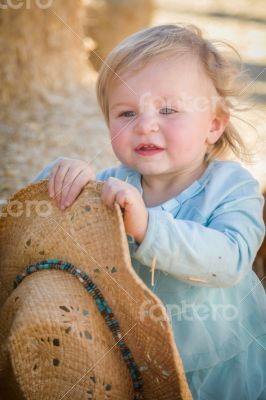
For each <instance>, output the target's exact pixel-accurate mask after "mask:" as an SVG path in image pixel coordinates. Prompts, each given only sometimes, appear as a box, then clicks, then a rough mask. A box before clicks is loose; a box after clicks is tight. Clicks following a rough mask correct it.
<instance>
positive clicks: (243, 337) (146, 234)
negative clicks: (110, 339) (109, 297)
mask: <svg viewBox="0 0 266 400" xmlns="http://www.w3.org/2000/svg"><path fill="white" fill-rule="evenodd" d="M239 82H240V81H239V72H238V71H237V70H236V69H235V68H233V66H232V64H231V63H230V62H229V60H228V59H227V58H226V57H225V56H224V55H223V54H222V53H220V51H218V49H217V48H216V47H215V46H214V45H213V44H212V43H211V42H210V41H208V40H206V39H204V38H203V37H202V34H201V31H200V30H199V29H198V28H196V27H195V26H187V27H183V26H177V25H162V26H156V27H153V28H149V29H146V30H143V31H141V32H138V33H136V34H134V35H132V36H130V37H129V38H127V39H125V40H124V41H123V42H122V43H120V44H119V45H118V46H117V47H116V48H115V49H113V51H112V52H111V53H110V55H109V56H108V57H107V59H106V61H105V63H104V64H103V66H102V68H101V71H100V74H99V78H98V82H97V95H98V101H99V104H100V107H101V109H102V111H103V114H104V116H105V119H106V122H107V124H108V127H109V130H110V135H111V143H112V147H113V150H114V152H115V154H116V156H117V158H118V159H119V161H120V162H121V165H120V166H118V167H113V168H110V169H106V170H104V171H101V172H100V173H98V174H96V176H95V175H94V173H93V171H92V169H91V167H90V165H89V164H88V163H86V162H84V161H79V160H73V159H66V158H60V159H57V160H55V161H54V162H52V163H51V164H49V165H48V166H47V167H46V168H45V169H44V170H43V171H42V172H41V173H40V174H39V176H38V177H36V178H35V181H37V180H39V179H45V178H49V193H50V196H51V197H53V198H55V199H56V201H57V204H58V206H59V207H60V208H61V209H62V210H64V209H65V208H66V207H68V206H70V205H71V204H72V203H73V201H74V200H75V199H76V198H77V196H78V195H79V193H80V191H81V190H82V188H83V187H84V185H86V183H87V182H88V181H90V180H94V179H95V178H96V179H97V180H102V181H104V182H105V183H104V186H103V191H102V200H103V202H104V203H105V204H106V205H107V206H108V207H113V206H114V203H115V202H117V203H118V204H119V205H120V207H121V208H122V209H123V218H124V225H125V229H126V232H127V234H128V241H129V248H130V254H131V258H132V264H133V267H134V269H135V270H136V272H137V273H138V275H139V276H140V277H141V278H142V279H143V281H144V282H145V283H146V285H147V286H148V287H149V288H150V289H151V290H152V291H153V292H154V293H155V294H156V295H157V296H158V297H159V298H160V299H161V300H162V302H163V303H164V305H165V307H166V309H167V311H168V314H169V318H170V321H171V324H172V327H173V332H174V337H175V341H176V345H177V348H178V350H179V352H180V355H181V357H182V360H183V364H184V369H185V372H186V377H187V380H188V384H189V386H190V389H191V392H192V395H193V399H194V400H196V399H202V400H203V399H204V400H207V399H210V400H214V399H215V400H235V399H241V400H256V399H260V400H263V399H266V353H265V350H266V298H265V293H264V290H263V288H262V285H261V282H260V281H259V279H258V278H257V276H256V275H255V273H254V272H253V271H252V263H253V260H254V258H255V256H256V253H257V251H258V249H259V247H260V245H261V243H262V240H263V237H264V234H265V227H264V223H263V218H262V211H263V203H264V202H263V197H262V195H261V194H260V192H259V186H258V182H257V181H256V180H255V179H254V178H253V177H252V176H251V174H250V173H249V172H248V171H247V170H246V169H244V168H243V167H242V166H241V165H240V163H239V162H236V161H228V160H225V158H226V157H225V156H226V154H228V151H229V150H231V151H233V152H234V153H235V154H236V155H237V156H239V157H240V158H241V154H243V153H244V152H245V148H244V145H243V142H242V140H241V136H240V134H239V133H238V132H237V130H236V129H235V127H234V126H233V124H232V121H231V120H230V114H231V113H232V111H233V102H232V101H231V100H232V99H231V98H239V97H240V94H241V90H243V86H242V87H241V85H240V84H239ZM229 96H230V98H229ZM151 265H152V267H153V268H152V279H151V274H150V268H149V267H150V266H151Z"/></svg>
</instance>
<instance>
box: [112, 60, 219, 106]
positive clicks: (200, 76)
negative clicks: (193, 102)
mask: <svg viewBox="0 0 266 400" xmlns="http://www.w3.org/2000/svg"><path fill="white" fill-rule="evenodd" d="M213 88H214V87H213V84H212V82H211V80H210V79H209V78H208V77H207V75H206V73H205V71H204V70H203V67H202V66H201V64H200V62H199V60H198V59H197V58H196V56H191V55H190V56H188V55H186V56H182V57H176V56H165V57H156V58H154V59H152V60H151V61H150V62H149V63H148V64H146V65H145V66H144V67H142V68H140V69H133V68H129V69H124V70H123V71H122V72H121V73H120V74H118V77H116V78H115V79H114V81H113V83H112V85H111V87H110V91H109V96H108V97H109V100H111V101H112V99H114V100H116V99H115V98H116V97H120V98H121V96H123V97H124V96H126V97H129V98H130V97H131V96H137V97H138V96H141V95H143V94H144V93H150V94H151V95H154V96H162V97H165V96H170V97H174V96H179V97H182V95H183V94H184V95H190V96H196V95H199V94H200V95H203V94H206V95H207V94H210V92H212V91H213Z"/></svg>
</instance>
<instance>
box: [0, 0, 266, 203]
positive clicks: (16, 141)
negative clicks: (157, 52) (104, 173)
mask: <svg viewBox="0 0 266 400" xmlns="http://www.w3.org/2000/svg"><path fill="white" fill-rule="evenodd" d="M169 22H175V23H178V22H183V23H184V22H185V23H195V24H197V25H198V26H199V27H200V28H201V29H202V30H203V32H204V33H205V35H206V36H207V37H210V38H214V39H222V40H226V41H228V42H229V43H231V44H232V45H233V46H235V47H236V48H237V49H238V51H239V53H240V54H241V56H242V58H243V62H244V63H245V68H246V69H247V70H248V71H249V72H250V74H251V77H252V79H253V80H254V82H253V83H252V84H251V85H250V87H249V88H248V89H251V92H252V94H253V102H252V109H251V110H250V111H248V112H245V113H244V114H242V115H241V118H243V119H244V120H245V121H247V122H248V123H249V124H251V125H252V126H249V125H247V124H245V123H241V122H240V121H239V120H236V121H235V122H236V123H237V124H239V126H240V129H241V131H242V132H243V135H244V136H245V138H246V139H247V141H248V142H249V144H250V146H251V147H252V150H254V152H255V153H256V157H255V163H254V165H248V166H247V167H248V168H249V169H250V170H251V171H252V172H253V174H254V175H255V176H256V177H257V178H258V179H259V181H260V184H261V188H262V190H265V189H266V174H265V171H266V169H265V163H266V160H265V154H266V140H265V139H266V118H265V115H266V114H265V111H266V7H265V1H264V0H253V1H251V0H236V1H234V2H232V1H231V0H201V1H197V0H187V1H186V2H184V1H181V0H83V1H82V0H72V1H71V0H0V82H1V87H0V133H1V139H0V146H1V157H0V163H1V170H0V180H1V185H0V199H1V200H2V201H4V200H5V199H6V198H7V197H8V196H9V195H10V194H11V193H13V192H14V191H15V190H17V189H19V188H20V187H22V186H24V185H25V184H27V183H28V182H30V180H31V179H32V178H33V177H34V176H35V175H36V174H37V173H38V172H39V171H40V169H41V168H42V167H43V166H44V165H45V164H47V163H48V162H49V161H51V160H53V159H54V158H56V157H58V156H61V155H64V156H68V157H78V158H82V159H84V160H88V161H92V163H93V166H94V168H95V170H99V169H101V168H105V167H108V166H110V165H113V164H116V163H117V160H116V159H115V157H114V155H113V154H112V150H111V145H110V143H109V137H108V131H107V128H106V126H105V123H104V120H103V118H102V116H101V114H100V111H99V109H98V106H97V103H96V98H95V93H94V84H95V79H96V77H97V71H98V69H99V67H100V65H101V63H102V59H104V57H105V56H106V54H107V53H108V52H109V51H110V50H111V49H112V47H113V46H115V45H116V44H117V43H118V42H119V41H121V40H122V39H123V38H124V37H126V36H128V35H129V34H131V33H133V32H135V31H137V30H139V29H142V28H145V27H148V26H152V25H156V24H162V23H169ZM254 128H256V130H255V129H254Z"/></svg>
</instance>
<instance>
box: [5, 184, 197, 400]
mask: <svg viewBox="0 0 266 400" xmlns="http://www.w3.org/2000/svg"><path fill="white" fill-rule="evenodd" d="M101 189H102V183H96V182H91V183H89V184H88V185H87V186H86V188H85V189H84V190H83V192H82V193H81V195H80V196H79V198H78V200H77V201H76V202H75V203H74V204H73V205H72V206H71V207H69V208H68V209H66V210H65V211H61V210H59V209H58V208H57V207H56V206H55V205H54V202H53V200H51V199H50V198H49V195H48V191H47V181H42V182H40V183H38V184H34V185H30V186H28V187H26V188H25V189H22V190H21V191H19V192H18V193H16V194H15V195H14V196H13V197H12V198H11V199H10V201H9V203H8V204H7V206H6V207H5V208H4V209H3V210H2V215H3V216H2V217H1V218H0V243H1V248H0V252H1V264H0V282H1V290H0V398H1V395H2V396H4V397H3V398H8V399H10V400H13V399H14V400H15V399H18V398H19V397H18V393H21V394H22V395H21V396H24V398H26V399H33V400H34V399H36V400H37V399H38V400H39V399H40V398H43V399H48V400H49V399H51V400H52V399H55V398H56V399H67V398H73V399H79V400H83V399H84V400H85V399H86V400H88V399H106V400H107V399H121V400H122V399H123V400H124V399H134V398H135V399H140V398H143V399H152V400H157V399H158V400H171V399H184V400H186V399H191V394H190V391H189V389H188V385H187V382H186V378H185V374H184V371H183V367H182V363H181V360H180V357H179V354H178V352H177V349H176V347H175V343H174V338H173V333H172V330H171V327H170V324H169V321H168V319H167V315H166V312H165V309H164V307H163V305H162V304H161V302H160V301H159V299H158V298H157V297H156V296H155V295H154V294H153V293H152V292H151V291H150V290H149V289H148V288H147V287H146V286H145V285H144V283H143V282H142V280H141V279H140V278H139V277H138V275H137V274H136V273H135V271H134V269H133V268H132V266H131V262H130V255H129V250H128V245H127V240H126V234H125V231H124V226H123V220H122V214H121V211H120V209H119V207H118V206H116V207H115V209H114V210H110V209H108V208H107V207H106V206H105V205H104V204H102V202H101V200H100V194H101ZM44 260H46V261H45V262H44ZM60 260H65V261H67V262H62V261H60ZM77 268H78V269H77ZM33 272H34V273H33ZM67 272H71V274H69V273H67ZM77 278H78V279H77ZM14 280H16V284H15V286H17V287H16V288H15V289H14V288H13V282H14ZM79 281H80V282H81V283H82V285H81V283H80V282H79ZM82 286H84V287H82ZM21 398H22V397H21Z"/></svg>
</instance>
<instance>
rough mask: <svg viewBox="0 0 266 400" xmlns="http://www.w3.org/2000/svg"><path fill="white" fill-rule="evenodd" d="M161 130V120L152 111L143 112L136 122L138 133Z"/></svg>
mask: <svg viewBox="0 0 266 400" xmlns="http://www.w3.org/2000/svg"><path fill="white" fill-rule="evenodd" d="M158 131H159V122H158V119H157V118H156V116H155V115H153V114H152V113H148V114H141V115H139V116H138V118H137V119H136V122H135V132H136V133H138V134H148V133H154V132H158Z"/></svg>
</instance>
